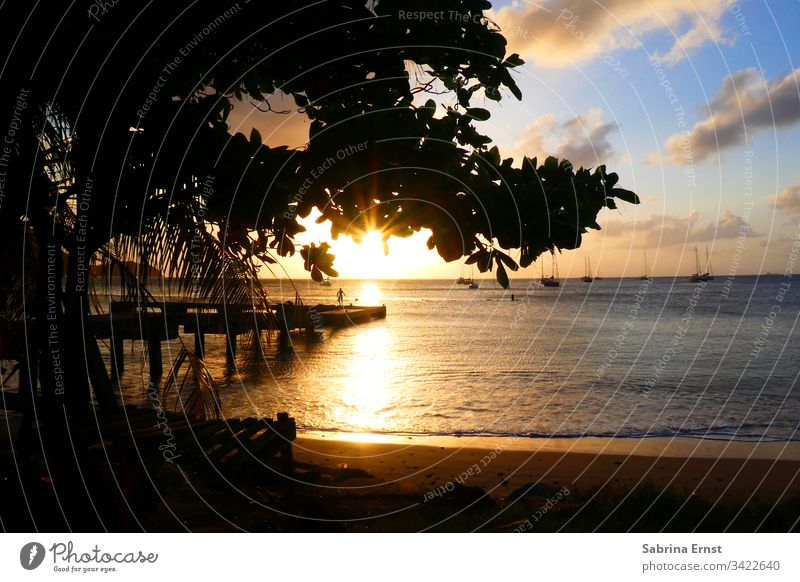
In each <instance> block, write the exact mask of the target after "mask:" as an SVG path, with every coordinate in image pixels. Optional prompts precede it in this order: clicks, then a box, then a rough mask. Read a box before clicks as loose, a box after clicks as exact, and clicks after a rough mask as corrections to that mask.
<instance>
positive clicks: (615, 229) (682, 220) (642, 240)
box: [604, 210, 761, 248]
mask: <svg viewBox="0 0 800 582" xmlns="http://www.w3.org/2000/svg"><path fill="white" fill-rule="evenodd" d="M634 228H635V229H636V235H635V236H634V237H633V238H632V239H630V236H631V231H632V230H633V229H634ZM604 230H606V231H607V232H608V233H609V236H614V237H622V236H624V237H628V238H629V239H630V240H632V243H631V246H633V247H637V248H655V247H668V246H673V245H683V244H688V243H701V242H711V241H718V240H722V239H734V238H737V237H739V236H740V235H742V234H744V235H746V236H747V237H748V238H751V237H758V236H761V235H760V234H759V233H757V232H755V231H753V230H752V228H751V227H750V225H749V223H748V222H747V221H746V220H745V219H743V218H742V217H741V216H736V215H735V214H733V213H732V212H731V211H730V210H726V211H725V212H723V214H722V216H721V217H720V218H719V220H717V221H711V222H706V223H701V222H700V213H699V211H697V210H694V211H693V212H691V213H690V214H689V215H688V216H670V215H668V214H650V215H649V216H647V217H646V218H643V219H636V220H635V222H632V221H629V220H625V221H623V220H620V219H610V220H607V221H606V222H605V226H604ZM626 246H627V245H626Z"/></svg>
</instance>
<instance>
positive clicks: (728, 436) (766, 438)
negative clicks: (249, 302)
mask: <svg viewBox="0 0 800 582" xmlns="http://www.w3.org/2000/svg"><path fill="white" fill-rule="evenodd" d="M298 429H300V430H307V431H315V432H326V433H338V434H363V433H368V434H375V435H384V436H408V437H442V436H449V437H495V438H496V437H515V438H531V439H576V438H617V439H647V438H677V437H681V438H694V439H698V440H714V441H742V442H770V443H785V442H800V435H798V434H797V431H795V432H793V433H792V435H790V436H789V437H786V436H776V435H769V434H767V433H760V432H740V431H738V430H735V429H734V428H733V427H715V428H695V429H678V430H660V431H631V432H571V433H545V432H504V431H487V430H474V431H470V430H467V431H452V432H448V431H431V432H426V431H359V430H346V429H339V428H320V427H313V426H298Z"/></svg>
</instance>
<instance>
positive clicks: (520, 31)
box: [494, 0, 731, 67]
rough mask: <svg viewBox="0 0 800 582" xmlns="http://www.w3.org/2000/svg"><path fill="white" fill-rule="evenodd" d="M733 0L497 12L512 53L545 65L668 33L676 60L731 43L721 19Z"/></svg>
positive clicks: (577, 1) (608, 1) (558, 2)
mask: <svg viewBox="0 0 800 582" xmlns="http://www.w3.org/2000/svg"><path fill="white" fill-rule="evenodd" d="M730 4H731V2H730V1H729V0H704V1H703V2H697V1H696V0H649V2H642V1H641V0H604V1H603V2H598V1H596V0H553V1H552V2H547V3H545V4H537V3H533V2H525V3H521V4H516V5H512V6H507V7H504V8H501V9H500V10H498V11H497V12H496V13H495V14H494V20H495V21H496V22H497V23H498V24H499V25H500V27H501V29H502V30H503V33H504V34H505V36H506V37H507V38H508V41H509V50H510V52H517V53H519V54H521V55H522V56H523V57H527V58H529V59H532V60H534V61H535V62H536V63H538V64H539V65H541V66H545V67H566V66H570V65H572V64H574V63H576V62H577V63H581V62H586V61H589V60H591V59H593V58H598V57H600V58H602V57H605V56H607V55H608V53H611V52H613V51H615V50H618V49H629V48H635V47H638V46H639V43H640V41H641V39H642V38H643V37H644V36H645V35H648V34H651V33H655V32H660V31H667V32H668V33H669V34H671V35H672V37H673V38H674V42H673V45H672V47H671V48H670V49H669V50H668V51H667V52H666V53H664V54H656V55H654V56H655V57H656V58H659V59H660V60H661V61H663V62H664V63H665V64H668V65H671V64H675V63H677V62H679V61H681V60H683V59H684V58H686V55H687V54H688V53H690V52H692V51H694V50H696V49H698V48H700V47H701V46H703V45H704V44H706V43H708V42H715V43H729V42H730V39H729V38H728V37H727V36H726V35H725V31H724V30H723V27H722V25H721V20H722V17H723V15H724V14H725V11H726V10H727V9H728V7H729V5H730Z"/></svg>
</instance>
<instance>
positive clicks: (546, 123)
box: [517, 109, 619, 168]
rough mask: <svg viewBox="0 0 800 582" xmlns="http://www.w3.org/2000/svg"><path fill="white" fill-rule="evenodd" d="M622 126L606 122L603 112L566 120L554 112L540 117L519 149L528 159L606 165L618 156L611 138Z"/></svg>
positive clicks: (519, 145) (521, 140)
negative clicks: (549, 157)
mask: <svg viewBox="0 0 800 582" xmlns="http://www.w3.org/2000/svg"><path fill="white" fill-rule="evenodd" d="M618 129H619V127H618V126H617V124H616V123H613V122H611V123H603V112H602V110H600V109H591V110H590V111H588V112H587V113H584V114H583V115H578V116H576V117H573V118H571V119H568V120H566V121H559V120H558V119H556V116H555V115H554V114H553V113H548V114H547V115H543V116H541V117H538V118H537V119H536V120H535V121H534V122H533V123H532V124H531V125H529V126H528V127H527V129H526V130H525V133H524V135H523V136H522V138H520V140H519V141H518V142H517V150H518V151H519V152H520V153H522V154H524V155H527V156H528V157H533V156H539V157H540V158H541V157H543V156H546V155H557V156H558V157H560V158H566V159H568V160H569V161H570V162H572V164H573V165H574V166H575V167H578V166H583V167H585V168H590V167H594V166H598V165H600V164H605V163H606V162H608V161H609V159H610V158H611V157H613V155H614V148H613V146H612V145H611V143H609V141H608V137H609V136H610V135H611V134H612V133H613V132H615V131H617V130H618Z"/></svg>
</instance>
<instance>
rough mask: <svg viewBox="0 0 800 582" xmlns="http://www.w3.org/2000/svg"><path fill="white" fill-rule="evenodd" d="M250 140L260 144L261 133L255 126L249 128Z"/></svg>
mask: <svg viewBox="0 0 800 582" xmlns="http://www.w3.org/2000/svg"><path fill="white" fill-rule="evenodd" d="M250 141H251V142H252V143H254V144H256V145H259V146H260V145H261V134H260V133H258V130H257V129H256V128H255V127H254V128H253V129H251V130H250Z"/></svg>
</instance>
